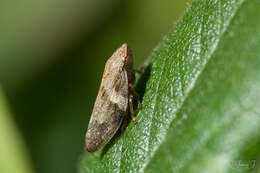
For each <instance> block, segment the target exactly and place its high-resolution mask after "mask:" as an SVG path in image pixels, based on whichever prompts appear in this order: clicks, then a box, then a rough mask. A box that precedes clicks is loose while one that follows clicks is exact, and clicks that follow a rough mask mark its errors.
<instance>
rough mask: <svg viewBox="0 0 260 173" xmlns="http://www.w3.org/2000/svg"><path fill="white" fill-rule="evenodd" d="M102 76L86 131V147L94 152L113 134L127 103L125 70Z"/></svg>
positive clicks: (119, 123)
mask: <svg viewBox="0 0 260 173" xmlns="http://www.w3.org/2000/svg"><path fill="white" fill-rule="evenodd" d="M110 75H111V76H107V75H106V77H104V76H103V79H102V82H101V86H100V90H99V93H98V96H97V99H96V102H95V105H94V109H93V112H92V115H91V119H90V122H89V126H88V130H87V133H86V149H87V150H88V151H89V152H94V151H96V150H98V149H99V148H101V147H102V146H103V145H105V144H106V143H107V142H109V140H110V139H111V138H112V137H113V136H114V134H115V133H116V131H117V130H118V128H119V127H120V125H121V123H122V120H123V119H124V117H125V114H126V109H127V105H128V79H127V72H126V70H125V69H122V70H121V72H120V71H119V72H118V73H117V74H113V73H111V74H110Z"/></svg>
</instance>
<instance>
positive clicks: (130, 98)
mask: <svg viewBox="0 0 260 173" xmlns="http://www.w3.org/2000/svg"><path fill="white" fill-rule="evenodd" d="M128 97H129V107H130V113H131V118H132V120H133V121H134V123H135V125H138V122H137V121H136V119H135V113H134V106H133V94H132V93H129V96H128Z"/></svg>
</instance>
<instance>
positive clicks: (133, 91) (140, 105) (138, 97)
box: [129, 87, 142, 110]
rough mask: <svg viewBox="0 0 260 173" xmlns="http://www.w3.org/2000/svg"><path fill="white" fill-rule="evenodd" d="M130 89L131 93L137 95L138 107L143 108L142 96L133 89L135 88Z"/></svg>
mask: <svg viewBox="0 0 260 173" xmlns="http://www.w3.org/2000/svg"><path fill="white" fill-rule="evenodd" d="M129 91H130V93H131V94H132V95H133V96H135V97H136V99H137V103H138V109H139V110H141V109H142V104H141V101H140V96H139V94H138V93H137V92H135V90H133V88H131V87H130V88H129Z"/></svg>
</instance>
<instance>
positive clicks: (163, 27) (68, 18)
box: [0, 0, 190, 173]
mask: <svg viewBox="0 0 260 173" xmlns="http://www.w3.org/2000/svg"><path fill="white" fill-rule="evenodd" d="M187 2H190V0H189V1H187V0H185V1H182V0H164V1H157V0H143V1H140V0H132V1H120V0H111V1H107V0H87V1H86V0H74V1H69V0H45V1H33V0H25V1H19V0H14V1H8V0H2V1H1V5H0V38H1V39H0V87H1V88H2V90H3V93H4V96H5V99H6V100H5V102H6V103H8V108H9V111H10V112H11V114H12V116H13V117H12V118H13V119H14V122H15V125H16V126H17V129H18V131H19V133H20V135H21V136H22V137H23V138H24V140H25V146H26V149H27V150H28V153H29V156H30V157H31V160H32V164H33V167H34V168H35V170H36V172H39V173H45V172H48V173H56V172H63V173H71V172H76V169H77V163H78V161H79V156H80V154H81V153H82V151H83V150H84V136H85V130H86V128H87V125H88V120H89V118H90V115H91V111H92V107H93V104H94V101H95V97H96V94H97V92H98V87H99V84H100V81H101V77H102V73H103V68H104V64H105V61H106V60H107V59H108V58H109V56H110V55H112V53H113V51H115V49H116V48H118V47H119V46H120V45H121V44H122V43H124V42H127V43H128V44H129V45H130V46H131V48H132V50H133V52H134V56H135V57H134V58H135V63H134V64H135V68H139V67H140V66H141V65H142V64H143V63H144V61H145V59H146V58H147V57H148V56H149V54H150V53H151V52H152V50H153V49H154V48H155V47H156V45H157V44H158V42H160V40H161V39H162V37H163V35H164V34H165V33H167V32H168V31H169V30H170V29H171V28H172V26H174V23H175V22H176V21H177V20H178V18H180V17H181V16H182V14H183V13H184V11H185V9H186V8H187V6H188V5H187ZM0 113H1V111H0ZM7 133H8V132H7ZM1 142H4V141H0V143H1ZM10 158H11V157H10ZM9 162H12V158H11V159H10V160H9Z"/></svg>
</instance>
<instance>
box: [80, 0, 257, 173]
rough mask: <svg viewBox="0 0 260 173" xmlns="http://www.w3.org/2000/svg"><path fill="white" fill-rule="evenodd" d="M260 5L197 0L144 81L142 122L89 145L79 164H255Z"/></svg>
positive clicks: (214, 167)
mask: <svg viewBox="0 0 260 173" xmlns="http://www.w3.org/2000/svg"><path fill="white" fill-rule="evenodd" d="M259 7H260V3H259V1H258V0H251V1H246V0H245V1H242V0H229V1H225V0H215V1H213V0H212V1H205V0H197V1H194V2H193V3H192V5H191V7H190V9H189V10H188V12H187V13H186V14H185V15H184V17H183V18H182V20H181V21H180V22H179V23H178V24H177V26H176V27H175V28H174V30H172V31H171V32H170V33H169V34H167V35H166V36H165V39H164V40H163V41H162V42H161V44H160V45H159V46H158V48H157V50H155V52H154V53H153V55H152V56H151V61H150V63H149V66H148V68H147V70H146V73H145V74H144V75H143V76H141V78H140V80H139V81H138V84H137V89H139V88H142V87H143V88H145V89H144V95H143V101H142V104H143V109H142V110H141V111H140V112H139V113H138V114H137V120H138V122H139V125H138V126H134V124H133V123H132V122H131V123H130V124H129V125H128V127H127V129H126V131H125V132H124V133H120V132H119V133H118V135H117V136H116V137H115V138H114V139H113V140H112V142H111V143H110V144H109V145H107V146H106V147H105V148H104V149H103V150H102V151H99V152H97V153H94V154H93V153H87V152H85V153H84V154H83V156H82V160H81V162H80V172H82V173H85V172H100V171H101V172H143V171H144V172H159V171H161V172H249V171H252V169H257V167H256V165H257V163H259V160H257V159H259V155H260V149H259V148H260V133H259V132H260V116H259V113H260V108H259V101H260V100H259V99H260V83H259V81H260V68H259V67H260V57H259V56H260V49H259V47H260V23H259V15H257V14H258V10H259ZM146 79H147V80H148V81H147V82H146V81H145V80H146ZM140 86H141V87H140ZM139 90H141V89H139ZM141 95H142V93H141ZM258 169H259V168H258Z"/></svg>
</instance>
